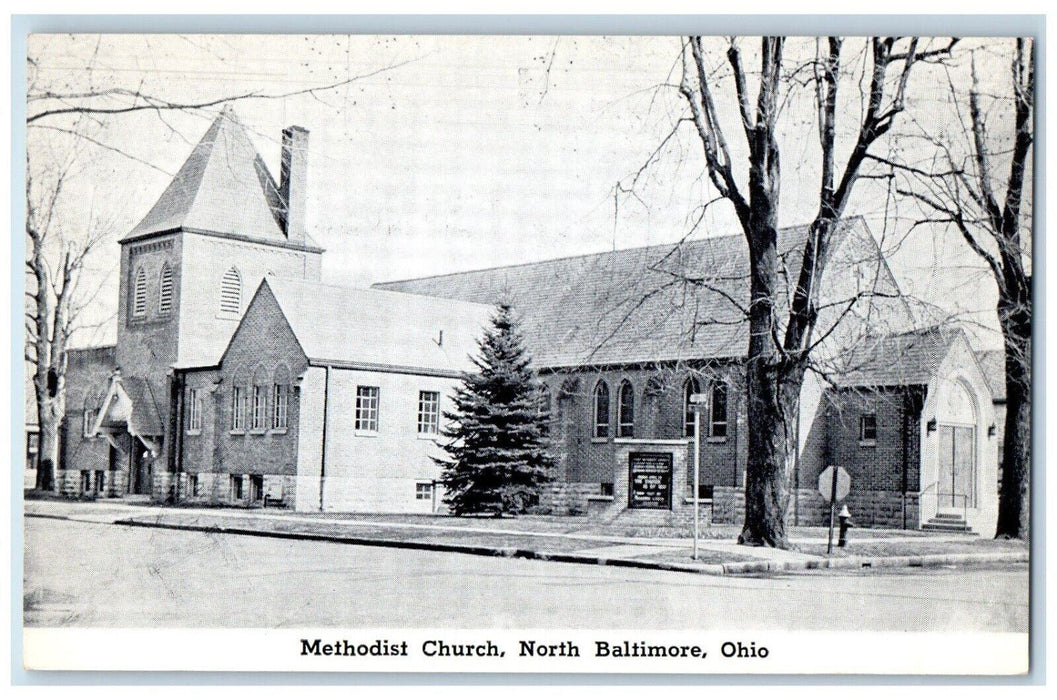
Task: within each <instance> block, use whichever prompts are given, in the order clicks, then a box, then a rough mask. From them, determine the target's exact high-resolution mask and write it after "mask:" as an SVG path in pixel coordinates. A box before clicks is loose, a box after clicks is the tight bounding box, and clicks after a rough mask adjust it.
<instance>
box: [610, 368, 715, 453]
mask: <svg viewBox="0 0 1057 700" xmlns="http://www.w3.org/2000/svg"><path fill="white" fill-rule="evenodd" d="M700 391H701V390H700V386H699V384H698V382H697V380H696V379H688V380H687V381H686V383H685V384H684V385H683V435H685V436H686V437H693V436H694V411H693V410H692V408H691V403H690V397H691V396H692V395H694V394H697V393H700ZM727 391H728V390H727V384H726V383H725V382H714V383H713V384H712V386H711V389H710V397H709V399H710V400H709V403H708V418H707V427H708V437H710V438H714V439H717V440H719V439H726V437H727V425H728V421H727ZM609 407H610V397H609V385H608V384H607V383H606V382H605V381H604V380H602V381H599V382H598V384H596V385H595V391H594V400H593V402H592V419H591V424H592V431H593V432H592V434H593V435H594V437H596V438H608V437H609V429H610V412H609V410H610V409H609ZM616 428H617V432H616V436H617V437H622V438H630V437H635V390H634V388H633V387H632V385H631V382H629V381H628V380H626V379H625V380H624V381H622V382H621V383H620V389H619V390H618V392H617V424H616Z"/></svg>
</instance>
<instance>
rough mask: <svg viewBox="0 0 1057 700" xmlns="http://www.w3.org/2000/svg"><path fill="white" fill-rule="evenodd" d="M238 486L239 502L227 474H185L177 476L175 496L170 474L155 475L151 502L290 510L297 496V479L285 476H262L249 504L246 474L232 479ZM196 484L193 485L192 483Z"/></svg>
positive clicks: (229, 476)
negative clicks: (258, 492)
mask: <svg viewBox="0 0 1057 700" xmlns="http://www.w3.org/2000/svg"><path fill="white" fill-rule="evenodd" d="M235 476H236V477H237V478H238V480H239V483H241V485H242V498H239V499H237V498H234V491H233V489H232V478H231V477H232V475H231V474H214V473H213V472H197V473H187V472H181V473H180V475H179V492H178V493H177V492H176V491H175V490H174V488H173V486H174V481H173V475H172V474H171V473H168V472H166V473H163V474H155V475H154V481H153V485H152V492H153V498H154V500H155V501H159V502H165V501H167V500H168V499H169V498H171V497H176V498H177V500H178V502H179V503H186V504H192V505H229V506H269V507H279V508H290V509H293V508H294V502H295V498H296V496H297V478H296V477H294V476H290V475H285V474H264V475H262V477H263V486H262V489H261V498H260V499H258V500H251V480H250V475H249V474H237V475H235ZM195 481H197V484H196V483H195Z"/></svg>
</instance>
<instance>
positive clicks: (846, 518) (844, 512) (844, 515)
mask: <svg viewBox="0 0 1057 700" xmlns="http://www.w3.org/2000/svg"><path fill="white" fill-rule="evenodd" d="M837 518H838V519H839V520H840V536H839V537H838V538H837V546H838V547H843V546H845V545H846V544H848V528H852V527H855V523H854V522H853V521H852V519H851V512H850V511H849V510H848V506H844V507H843V508H841V509H840V513H838V514H837Z"/></svg>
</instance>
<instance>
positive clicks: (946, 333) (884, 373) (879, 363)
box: [833, 326, 965, 387]
mask: <svg viewBox="0 0 1057 700" xmlns="http://www.w3.org/2000/svg"><path fill="white" fill-rule="evenodd" d="M959 338H965V332H964V331H962V330H961V329H959V328H952V327H940V326H934V327H931V328H923V329H918V330H913V331H909V332H907V333H900V334H898V335H888V336H879V337H867V338H864V339H863V340H862V341H861V342H860V343H859V344H858V345H857V346H856V347H855V348H853V349H852V350H851V352H850V353H848V355H847V356H846V357H842V358H841V364H842V365H843V371H842V372H841V373H840V374H839V375H837V376H834V377H833V379H834V381H835V382H836V384H837V385H838V386H844V387H856V386H863V387H865V386H905V385H914V384H928V383H929V381H931V380H932V378H933V377H934V376H935V375H936V373H937V371H938V370H939V367H940V364H941V363H942V362H943V360H944V358H945V357H947V353H948V352H950V349H951V345H953V344H954V343H955V342H956V341H957V340H958V339H959Z"/></svg>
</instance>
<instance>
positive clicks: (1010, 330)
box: [995, 302, 1031, 539]
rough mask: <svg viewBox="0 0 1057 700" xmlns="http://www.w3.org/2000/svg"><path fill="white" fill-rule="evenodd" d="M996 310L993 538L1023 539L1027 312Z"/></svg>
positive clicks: (1023, 307)
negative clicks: (1000, 369)
mask: <svg viewBox="0 0 1057 700" xmlns="http://www.w3.org/2000/svg"><path fill="white" fill-rule="evenodd" d="M1017 306H1018V308H1017V309H1016V310H1014V311H1012V312H1009V313H1005V314H1004V313H1003V309H1001V308H1000V309H999V317H1000V318H1001V319H1002V330H1003V334H1004V336H1005V341H1006V350H1005V367H1006V423H1005V428H1004V429H1005V435H1004V439H1005V444H1004V448H1003V450H1002V486H1001V489H1000V491H999V494H998V527H997V528H996V532H995V537H1009V538H1016V539H1027V538H1028V537H1029V522H1030V514H1031V499H1030V492H1029V485H1030V471H1031V470H1030V468H1031V309H1030V302H1026V303H1022V304H1018V305H1017Z"/></svg>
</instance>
